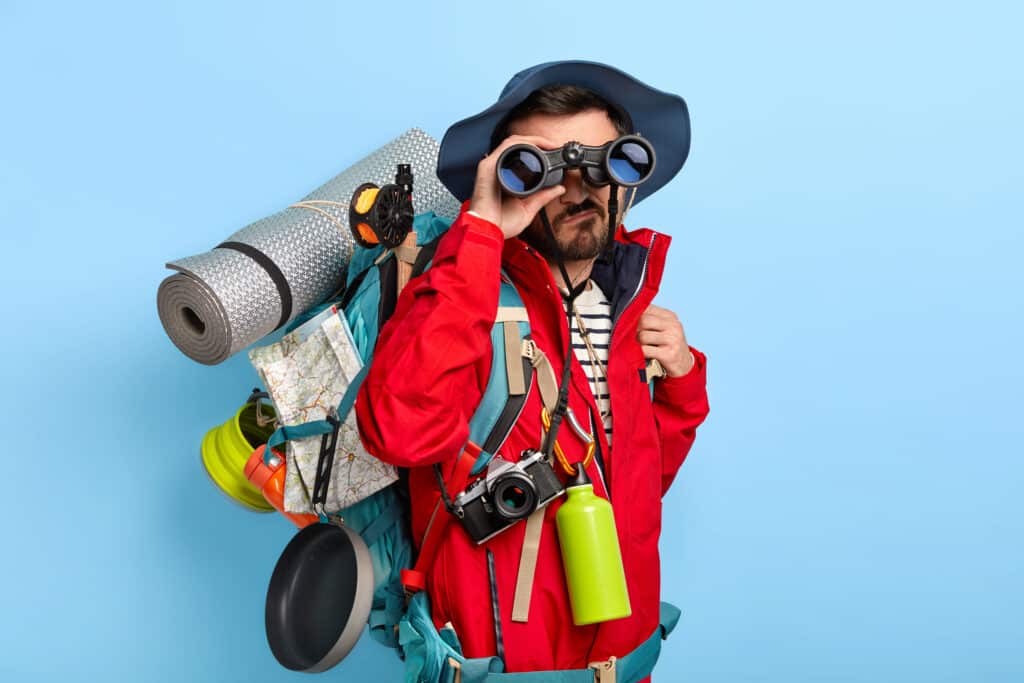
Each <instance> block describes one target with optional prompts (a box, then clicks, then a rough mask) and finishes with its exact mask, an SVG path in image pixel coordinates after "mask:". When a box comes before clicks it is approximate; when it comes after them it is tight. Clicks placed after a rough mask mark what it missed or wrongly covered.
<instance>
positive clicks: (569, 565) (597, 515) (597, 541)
mask: <svg viewBox="0 0 1024 683" xmlns="http://www.w3.org/2000/svg"><path fill="white" fill-rule="evenodd" d="M565 493H566V500H565V502H563V503H562V506H561V507H560V508H558V512H557V513H556V514H555V523H556V525H557V526H558V542H559V544H560V545H561V548H562V565H563V566H564V568H565V579H566V582H567V583H568V585H569V600H570V602H571V603H572V620H573V623H574V624H576V625H577V626H583V625H584V624H596V623H599V622H602V621H611V620H612V619H622V618H623V617H628V616H629V615H630V614H632V613H633V612H632V609H631V608H630V605H629V591H628V590H627V588H626V571H625V569H624V568H623V566H622V551H621V550H620V549H619V537H618V534H617V533H616V532H615V516H614V514H613V513H612V505H611V503H609V502H608V501H607V500H605V499H604V498H601V497H600V496H598V495H595V494H594V486H593V484H591V483H590V479H589V478H587V474H586V472H585V471H584V470H583V467H582V466H578V467H577V474H576V478H575V480H574V481H573V482H572V483H570V484H569V485H568V486H567V487H566V489H565Z"/></svg>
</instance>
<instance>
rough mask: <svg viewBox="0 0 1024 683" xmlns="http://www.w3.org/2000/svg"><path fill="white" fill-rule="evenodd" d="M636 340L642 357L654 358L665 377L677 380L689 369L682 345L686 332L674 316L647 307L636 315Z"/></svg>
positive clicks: (687, 350) (687, 354) (690, 364)
mask: <svg viewBox="0 0 1024 683" xmlns="http://www.w3.org/2000/svg"><path fill="white" fill-rule="evenodd" d="M636 338H637V341H639V342H640V348H641V349H642V350H643V352H644V358H647V359H650V358H654V359H656V360H657V361H658V362H660V363H661V365H662V367H663V368H665V372H666V373H668V376H669V377H681V376H683V375H685V374H686V373H688V372H689V371H690V370H691V368H693V354H691V353H690V346H689V344H687V343H686V333H685V332H684V331H683V325H682V323H680V322H679V318H678V317H677V316H676V314H675V313H673V312H672V311H670V310H668V309H667V308H662V307H660V306H655V305H654V304H651V305H650V306H648V307H647V310H646V311H644V313H643V315H641V316H640V324H639V326H638V327H637V333H636Z"/></svg>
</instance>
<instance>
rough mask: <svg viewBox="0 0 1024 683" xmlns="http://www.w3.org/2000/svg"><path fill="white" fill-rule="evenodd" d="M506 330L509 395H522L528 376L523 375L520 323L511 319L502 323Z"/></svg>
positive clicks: (506, 370) (506, 366)
mask: <svg viewBox="0 0 1024 683" xmlns="http://www.w3.org/2000/svg"><path fill="white" fill-rule="evenodd" d="M501 326H502V328H503V329H504V332H505V372H506V373H507V375H508V395H509V396H522V395H523V394H525V393H526V377H524V376H523V361H522V354H521V353H520V350H521V349H522V346H523V343H522V337H520V336H519V324H518V323H516V322H513V321H510V320H506V321H504V322H503V323H501Z"/></svg>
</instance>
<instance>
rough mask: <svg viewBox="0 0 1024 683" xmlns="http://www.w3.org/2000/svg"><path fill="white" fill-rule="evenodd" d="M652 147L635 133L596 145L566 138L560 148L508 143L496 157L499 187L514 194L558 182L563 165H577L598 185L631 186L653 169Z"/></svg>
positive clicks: (591, 181) (641, 180) (592, 183)
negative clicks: (541, 147)
mask: <svg viewBox="0 0 1024 683" xmlns="http://www.w3.org/2000/svg"><path fill="white" fill-rule="evenodd" d="M654 163H655V158H654V147H652V146H651V143H650V142H648V141H647V140H646V139H644V138H642V137H641V136H639V135H623V136H622V137H620V138H618V139H616V140H612V141H611V142H608V143H606V144H604V145H601V146H600V147H591V146H588V145H583V144H580V143H579V142H568V143H566V144H565V145H563V146H562V147H561V148H560V149H552V150H545V149H540V148H539V147H535V146H534V145H530V144H527V143H518V144H515V145H512V146H511V147H509V148H508V149H506V150H505V151H504V152H502V153H501V156H499V157H498V165H497V174H498V183H499V184H500V185H501V188H502V189H503V190H504V191H505V192H507V193H508V194H510V195H514V196H516V197H528V196H530V195H531V194H533V193H535V192H538V191H540V190H543V189H544V188H546V187H552V186H554V185H557V184H559V183H560V182H562V178H563V177H564V175H565V171H566V169H579V170H580V171H581V172H582V174H583V180H584V181H585V182H586V183H588V184H589V185H593V186H595V187H600V186H602V185H607V184H609V183H614V184H616V185H619V186H620V187H635V186H637V185H640V184H642V183H643V182H644V181H645V180H647V179H648V178H650V177H651V173H653V172H654Z"/></svg>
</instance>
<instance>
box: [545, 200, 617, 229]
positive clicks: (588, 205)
mask: <svg viewBox="0 0 1024 683" xmlns="http://www.w3.org/2000/svg"><path fill="white" fill-rule="evenodd" d="M584 211H595V212H596V213H597V215H598V217H599V218H602V219H603V218H604V217H605V213H604V209H603V208H601V207H600V206H599V205H598V204H597V202H595V201H593V200H592V199H584V200H583V201H582V202H580V203H579V204H575V205H573V206H570V207H569V208H568V209H566V210H565V211H562V212H561V213H559V214H558V215H557V216H555V218H554V220H552V221H551V223H552V224H558V223H561V222H562V221H564V220H565V219H566V218H572V217H573V216H575V215H576V214H578V213H582V212H584Z"/></svg>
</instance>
